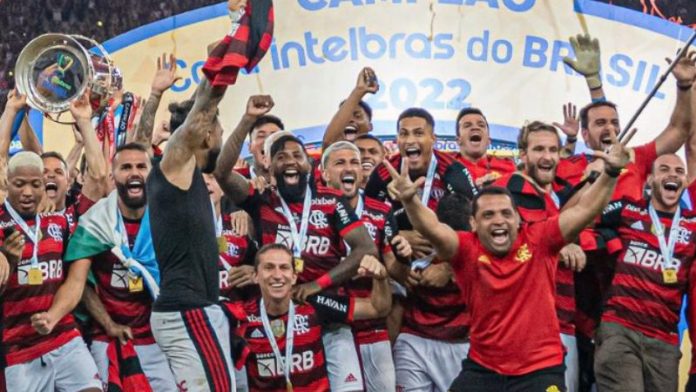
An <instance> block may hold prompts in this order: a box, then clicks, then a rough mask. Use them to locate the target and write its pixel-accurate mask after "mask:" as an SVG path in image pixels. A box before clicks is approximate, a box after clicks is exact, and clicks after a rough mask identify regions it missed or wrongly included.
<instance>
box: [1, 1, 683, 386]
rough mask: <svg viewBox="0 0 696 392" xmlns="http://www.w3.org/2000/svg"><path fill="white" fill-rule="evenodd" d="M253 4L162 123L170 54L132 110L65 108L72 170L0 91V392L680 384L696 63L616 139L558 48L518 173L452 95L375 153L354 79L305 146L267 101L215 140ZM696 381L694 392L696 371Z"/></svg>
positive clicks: (476, 113) (17, 102) (259, 39)
mask: <svg viewBox="0 0 696 392" xmlns="http://www.w3.org/2000/svg"><path fill="white" fill-rule="evenodd" d="M52 2H53V3H55V6H56V7H65V6H66V4H67V3H70V4H73V6H74V5H75V2H71V1H70V0H53V1H52ZM246 3H247V1H246V0H229V1H228V4H229V7H230V19H231V25H232V28H231V32H230V35H228V36H227V37H225V39H223V40H222V41H219V42H217V43H216V44H215V45H211V46H210V47H209V58H208V61H207V62H206V65H205V67H204V72H205V74H206V78H205V79H203V80H202V82H201V84H200V85H199V86H198V88H197V90H196V93H195V95H194V96H193V97H192V98H191V99H190V100H186V101H182V102H178V103H173V104H171V105H170V106H169V107H168V108H167V109H168V112H169V114H170V117H169V121H168V122H165V123H160V124H156V123H155V114H156V113H157V111H158V109H159V107H160V101H161V99H162V97H163V95H164V94H166V93H167V91H168V90H169V88H170V87H171V86H172V85H173V84H174V83H175V81H176V80H177V69H176V61H175V58H174V57H173V56H162V57H161V58H158V59H157V64H158V66H157V71H156V73H155V75H153V77H152V85H151V91H150V95H149V96H148V97H147V98H146V99H145V100H144V101H143V102H139V103H138V104H134V103H133V102H132V101H131V100H129V99H127V98H126V95H125V94H124V95H120V94H118V98H117V99H118V100H120V101H113V100H112V101H111V102H110V105H102V104H101V101H100V100H98V99H97V100H95V99H93V97H92V96H90V92H89V91H87V92H86V93H85V94H84V95H82V96H80V97H78V98H77V99H75V100H73V101H72V102H71V104H70V109H69V110H70V112H71V114H72V116H73V118H74V120H75V128H76V135H75V136H76V143H75V146H74V148H73V149H72V151H71V153H70V154H69V156H67V157H65V158H64V157H63V156H61V155H60V154H59V153H57V152H52V151H43V150H42V148H41V146H40V145H39V143H38V142H37V141H36V136H35V135H34V134H33V131H32V130H31V128H30V126H29V124H28V122H27V121H25V120H21V119H20V120H18V118H21V117H22V116H25V112H26V110H28V106H27V103H26V102H27V101H26V96H23V95H22V94H20V93H19V92H18V91H17V90H15V89H13V90H12V91H10V92H9V93H8V94H7V103H6V105H5V106H4V110H3V112H2V115H1V116H0V190H1V191H2V195H3V196H4V202H3V204H2V206H0V333H1V345H0V347H1V348H2V350H1V354H2V356H1V357H0V358H1V359H2V361H1V362H0V366H1V367H2V370H3V371H2V372H0V375H2V378H3V379H2V380H0V390H2V389H6V390H8V391H54V390H55V391H328V390H332V391H362V390H366V391H371V392H372V391H374V392H382V391H400V392H401V391H441V392H444V391H546V392H557V391H572V392H576V391H591V390H598V391H600V392H603V391H660V392H662V391H677V389H678V364H679V358H680V356H681V353H680V350H679V346H678V344H679V336H678V322H679V318H680V310H681V306H682V301H683V298H686V301H687V305H688V311H687V318H688V321H689V323H690V324H692V325H693V323H694V322H696V309H694V306H693V305H695V304H696V302H695V301H696V297H695V295H696V290H695V289H694V287H696V285H695V284H694V283H695V282H696V280H695V279H696V265H695V264H696V263H694V259H695V258H696V238H695V236H696V232H695V231H696V209H695V207H694V206H696V181H695V180H696V155H694V154H695V153H694V148H696V93H695V92H694V90H695V89H696V85H694V81H696V52H689V53H687V54H685V55H683V56H681V57H680V58H679V59H678V60H675V61H676V65H675V67H674V68H673V70H672V75H671V76H672V82H673V83H676V86H677V88H676V100H675V106H674V109H673V112H672V113H671V115H670V116H669V117H667V116H665V126H664V129H663V130H662V131H661V132H660V133H659V134H658V135H657V136H656V137H655V138H654V140H652V141H650V142H648V143H646V144H644V145H640V146H635V147H627V146H626V145H627V144H628V141H629V140H630V139H631V137H632V136H633V134H634V133H635V130H632V131H630V132H627V134H625V135H620V134H619V133H620V131H621V127H620V121H619V115H618V111H617V105H616V104H614V103H613V102H611V101H610V100H608V97H606V96H605V94H604V90H603V87H602V80H601V78H600V74H599V64H600V63H601V61H600V59H601V52H600V46H599V42H598V40H597V39H593V38H592V37H590V36H588V35H579V36H577V37H574V38H571V44H572V46H573V48H574V52H575V58H572V59H571V58H568V59H566V60H565V61H566V63H567V64H568V65H569V66H570V67H572V68H573V69H574V70H575V71H577V72H578V73H580V74H582V75H584V77H585V81H586V87H585V86H577V88H582V89H584V88H587V90H588V93H589V99H588V102H587V103H584V104H583V105H582V108H581V109H580V110H579V111H578V110H577V108H576V107H575V105H573V104H566V105H563V111H564V117H565V121H564V123H562V124H556V123H547V122H545V121H532V122H528V123H526V124H525V125H523V126H522V127H521V128H520V130H519V135H518V145H517V147H518V149H519V159H518V160H517V161H513V160H512V159H510V158H504V157H499V156H494V155H489V154H488V148H489V145H490V142H491V140H490V134H489V129H488V119H487V117H486V115H485V109H486V108H480V109H477V108H471V107H467V108H461V110H460V111H459V112H458V114H457V116H456V118H455V120H456V134H457V138H458V143H459V146H460V151H458V152H456V153H446V152H442V151H438V150H436V149H435V148H434V144H435V141H436V136H435V134H434V123H435V121H434V119H433V117H432V115H431V114H430V113H428V111H427V110H425V109H422V108H410V109H407V110H405V111H404V112H402V113H401V114H400V115H399V117H398V119H397V129H395V134H396V140H397V145H398V148H399V151H398V153H396V154H394V155H392V156H387V154H386V152H385V149H384V147H383V146H382V142H381V141H380V139H378V138H376V137H374V136H373V135H372V134H371V131H372V124H371V119H372V115H373V113H372V108H371V107H370V106H369V105H368V104H367V103H365V101H364V98H365V97H366V96H367V95H368V94H374V93H376V92H377V91H378V90H379V88H380V85H379V78H378V75H377V73H376V71H375V70H373V69H371V68H368V67H366V68H364V69H363V70H361V72H360V73H359V74H358V75H357V77H356V84H355V87H354V88H353V90H352V91H351V92H350V93H349V94H348V95H347V96H346V98H345V100H343V101H342V102H340V103H338V102H337V106H338V109H337V111H336V113H335V115H334V116H333V117H332V118H331V119H330V122H329V125H328V126H327V129H326V132H325V134H324V140H323V152H322V153H321V155H320V156H310V155H309V154H308V153H307V152H306V150H305V147H304V145H303V142H302V141H301V140H300V138H298V137H297V135H295V134H293V133H292V132H290V131H287V130H285V124H284V123H283V120H282V119H281V118H278V117H276V116H274V115H273V114H272V110H273V107H274V105H275V103H274V101H273V98H272V97H270V96H268V95H255V96H252V97H249V98H248V101H247V104H246V110H245V111H244V115H243V116H242V118H241V119H239V122H238V124H236V126H235V128H234V130H233V131H232V133H231V134H230V136H229V137H228V138H227V139H226V140H223V137H222V135H223V125H222V124H220V122H219V120H218V104H219V103H220V101H221V100H222V98H223V97H224V95H225V93H226V92H227V90H234V89H235V87H234V86H233V85H231V84H233V83H231V82H232V81H234V78H235V77H236V75H234V74H233V75H230V74H229V72H234V71H230V67H227V66H226V65H227V64H229V63H228V62H227V60H228V59H229V58H230V56H233V55H234V56H247V60H248V61H249V64H250V65H253V62H254V61H258V60H260V58H261V57H263V54H264V53H265V51H266V50H267V49H268V47H267V46H264V43H269V42H270V39H269V37H267V36H266V34H271V33H272V28H270V26H272V20H273V18H272V17H270V16H271V15H272V13H271V12H272V8H270V7H271V6H270V2H262V1H258V2H254V4H255V6H254V7H257V8H253V9H250V8H249V6H248V5H246ZM261 4H265V5H266V7H269V8H264V6H261ZM54 9H55V8H54ZM61 9H62V8H61ZM170 11H171V8H169V9H167V10H165V9H162V15H165V13H166V12H170ZM80 12H89V11H86V10H85V9H83V10H81V11H80ZM255 13H260V14H261V15H262V16H263V17H257V16H258V15H259V14H255ZM68 14H69V13H68ZM162 15H160V16H162ZM250 15H251V16H250ZM50 17H51V18H53V19H54V20H64V19H68V20H69V19H70V17H69V16H68V15H66V14H61V15H57V14H52V15H51V16H50ZM133 17H136V16H135V15H134V16H133ZM250 32H251V33H250ZM240 48H241V49H240ZM235 51H236V52H235ZM53 72H59V71H56V70H55V68H53ZM51 76H55V77H58V76H59V75H58V74H57V73H56V74H53V75H51ZM551 104H553V103H551ZM25 118H26V117H25ZM120 119H123V120H124V121H120ZM15 128H19V129H18V133H19V135H20V139H21V141H22V146H23V148H24V151H22V152H19V153H17V154H15V155H13V156H11V157H10V156H9V146H10V142H11V137H12V134H13V131H14V130H15ZM122 132H123V133H124V134H125V135H127V136H126V137H125V138H124V139H123V140H121V139H120V138H119V137H118V136H117V135H118V134H120V133H122ZM561 135H564V137H562V136H561ZM580 137H582V139H583V141H584V142H585V144H586V145H587V147H588V148H589V149H590V150H591V152H589V153H582V154H576V153H575V143H576V142H577V141H578V139H579V138H580ZM562 140H565V142H562ZM246 143H248V147H249V151H250V152H251V154H252V156H253V159H252V161H251V163H249V164H243V165H242V164H239V162H240V161H239V158H240V153H241V150H242V148H243V147H244V145H245V144H246ZM110 144H113V146H111V145H110ZM682 146H685V147H686V160H685V161H684V160H683V159H682V158H680V157H679V156H678V155H677V154H676V152H677V151H678V150H679V149H680V148H681V147H682ZM695 331H696V328H689V333H690V334H692V337H693V338H696V332H695ZM693 340H696V339H692V341H693ZM690 373H691V374H692V376H691V377H690V379H689V383H688V385H687V391H695V390H696V376H694V375H693V374H696V360H694V361H693V362H692V366H691V371H690Z"/></svg>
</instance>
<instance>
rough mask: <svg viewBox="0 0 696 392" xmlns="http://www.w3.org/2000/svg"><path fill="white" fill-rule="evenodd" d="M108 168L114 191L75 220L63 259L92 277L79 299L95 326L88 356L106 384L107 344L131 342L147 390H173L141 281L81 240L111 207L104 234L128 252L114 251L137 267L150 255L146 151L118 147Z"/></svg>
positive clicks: (109, 253) (85, 239) (109, 251)
mask: <svg viewBox="0 0 696 392" xmlns="http://www.w3.org/2000/svg"><path fill="white" fill-rule="evenodd" d="M111 167H112V173H111V179H112V181H113V183H114V185H115V188H116V189H115V190H114V191H113V193H112V195H110V196H109V197H108V198H107V199H104V200H103V201H100V202H99V203H97V204H96V205H95V206H94V207H92V209H91V210H90V211H89V213H88V214H86V215H84V217H83V219H81V220H80V222H79V224H78V229H77V230H76V232H75V235H74V236H73V237H72V240H71V244H70V246H69V247H68V252H67V255H66V260H73V259H77V260H81V261H82V260H84V261H86V262H87V263H88V264H89V265H90V266H91V270H92V273H93V276H94V281H92V282H90V283H91V284H90V285H88V287H87V288H85V292H84V294H83V302H84V304H85V307H86V309H87V311H88V312H89V314H90V315H91V316H92V318H93V319H94V321H95V323H93V329H92V331H90V332H91V336H92V339H93V341H92V345H91V347H90V351H91V353H92V356H93V357H94V361H95V362H96V363H97V367H98V369H99V376H100V378H101V380H102V382H103V383H104V385H108V383H109V358H108V355H107V351H108V348H109V345H110V344H125V343H126V342H127V341H131V342H132V344H133V345H134V348H135V351H136V353H137V357H138V361H139V362H140V366H141V367H142V370H143V372H144V373H145V376H146V377H147V379H148V381H149V383H150V386H151V387H152V389H153V390H155V391H177V387H176V383H175V382H174V377H173V376H172V372H171V370H170V369H169V364H168V363H167V358H166V357H165V356H164V353H162V350H161V349H160V348H159V346H158V345H157V343H156V342H155V338H154V337H153V335H152V330H151V329H150V313H151V310H152V309H151V308H152V301H153V298H152V297H151V295H150V293H149V291H148V290H146V289H145V287H144V286H143V284H140V283H142V280H140V281H139V280H138V279H142V277H140V278H138V277H136V276H134V275H133V274H132V273H131V272H130V271H129V268H128V266H127V265H125V264H124V263H123V261H122V260H121V259H119V257H117V256H116V255H115V254H114V253H113V250H112V248H111V247H109V246H106V247H105V248H107V249H106V250H102V249H101V248H97V247H92V246H90V245H92V243H91V241H89V239H88V237H87V236H85V235H84V231H85V230H89V228H88V227H86V226H88V225H89V224H87V222H88V221H90V220H91V219H92V217H93V216H98V217H103V216H107V215H109V214H111V213H112V211H109V210H110V209H111V208H115V209H116V210H117V212H116V216H115V220H116V223H115V225H114V226H117V227H118V228H117V229H115V228H111V227H109V228H108V229H111V230H116V232H117V234H116V237H120V238H123V239H125V241H124V242H125V244H123V245H125V246H126V247H127V250H126V249H123V248H122V247H119V249H121V252H124V253H125V252H129V253H130V255H129V256H126V257H129V258H132V259H134V260H136V261H137V262H139V263H141V264H146V263H147V261H146V260H144V258H145V257H146V253H144V252H142V251H141V248H143V247H148V248H149V249H150V251H151V252H152V245H151V242H150V241H151V239H150V233H149V221H148V217H147V216H146V214H147V196H146V193H145V179H146V178H147V176H148V174H149V172H150V157H149V155H148V152H147V149H146V148H145V147H144V146H141V145H140V144H136V143H130V144H125V145H123V146H121V147H118V148H117V149H116V154H115V155H114V160H113V162H112V166H111ZM111 199H115V200H111ZM104 220H106V219H104ZM119 245H121V244H119ZM150 254H152V253H150ZM150 262H154V260H152V261H150ZM138 282H140V283H138Z"/></svg>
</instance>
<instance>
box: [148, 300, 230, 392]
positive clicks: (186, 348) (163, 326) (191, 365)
mask: <svg viewBox="0 0 696 392" xmlns="http://www.w3.org/2000/svg"><path fill="white" fill-rule="evenodd" d="M150 326H151V327H152V334H153V335H154V336H155V340H156V341H157V344H158V345H159V346H160V348H161V349H162V352H164V355H165V356H166V357H167V361H169V367H170V368H171V370H172V373H174V378H175V379H176V384H177V385H178V386H179V388H180V389H182V390H187V391H189V392H198V391H200V392H208V391H212V392H229V391H231V390H235V389H236V385H235V378H234V370H233V368H234V366H233V364H232V358H231V351H230V325H229V321H228V320H227V316H225V314H224V313H223V311H222V309H221V308H220V306H218V305H211V306H208V307H205V308H202V309H201V308H198V309H191V310H187V311H182V312H152V314H151V315H150Z"/></svg>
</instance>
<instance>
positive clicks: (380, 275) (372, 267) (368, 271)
mask: <svg viewBox="0 0 696 392" xmlns="http://www.w3.org/2000/svg"><path fill="white" fill-rule="evenodd" d="M358 276H360V277H368V278H372V279H377V280H384V279H387V277H388V276H389V275H388V274H387V268H386V267H385V266H384V264H382V263H381V262H380V261H379V260H378V259H377V258H376V257H375V256H372V255H365V256H363V258H362V260H360V266H359V267H358Z"/></svg>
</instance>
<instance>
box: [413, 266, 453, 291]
mask: <svg viewBox="0 0 696 392" xmlns="http://www.w3.org/2000/svg"><path fill="white" fill-rule="evenodd" d="M452 275H453V273H452V267H450V265H449V263H440V264H430V265H429V266H428V267H427V268H426V269H424V270H423V271H422V272H421V279H420V285H421V286H428V287H438V288H442V287H445V286H447V284H448V283H449V282H451V281H452Z"/></svg>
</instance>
